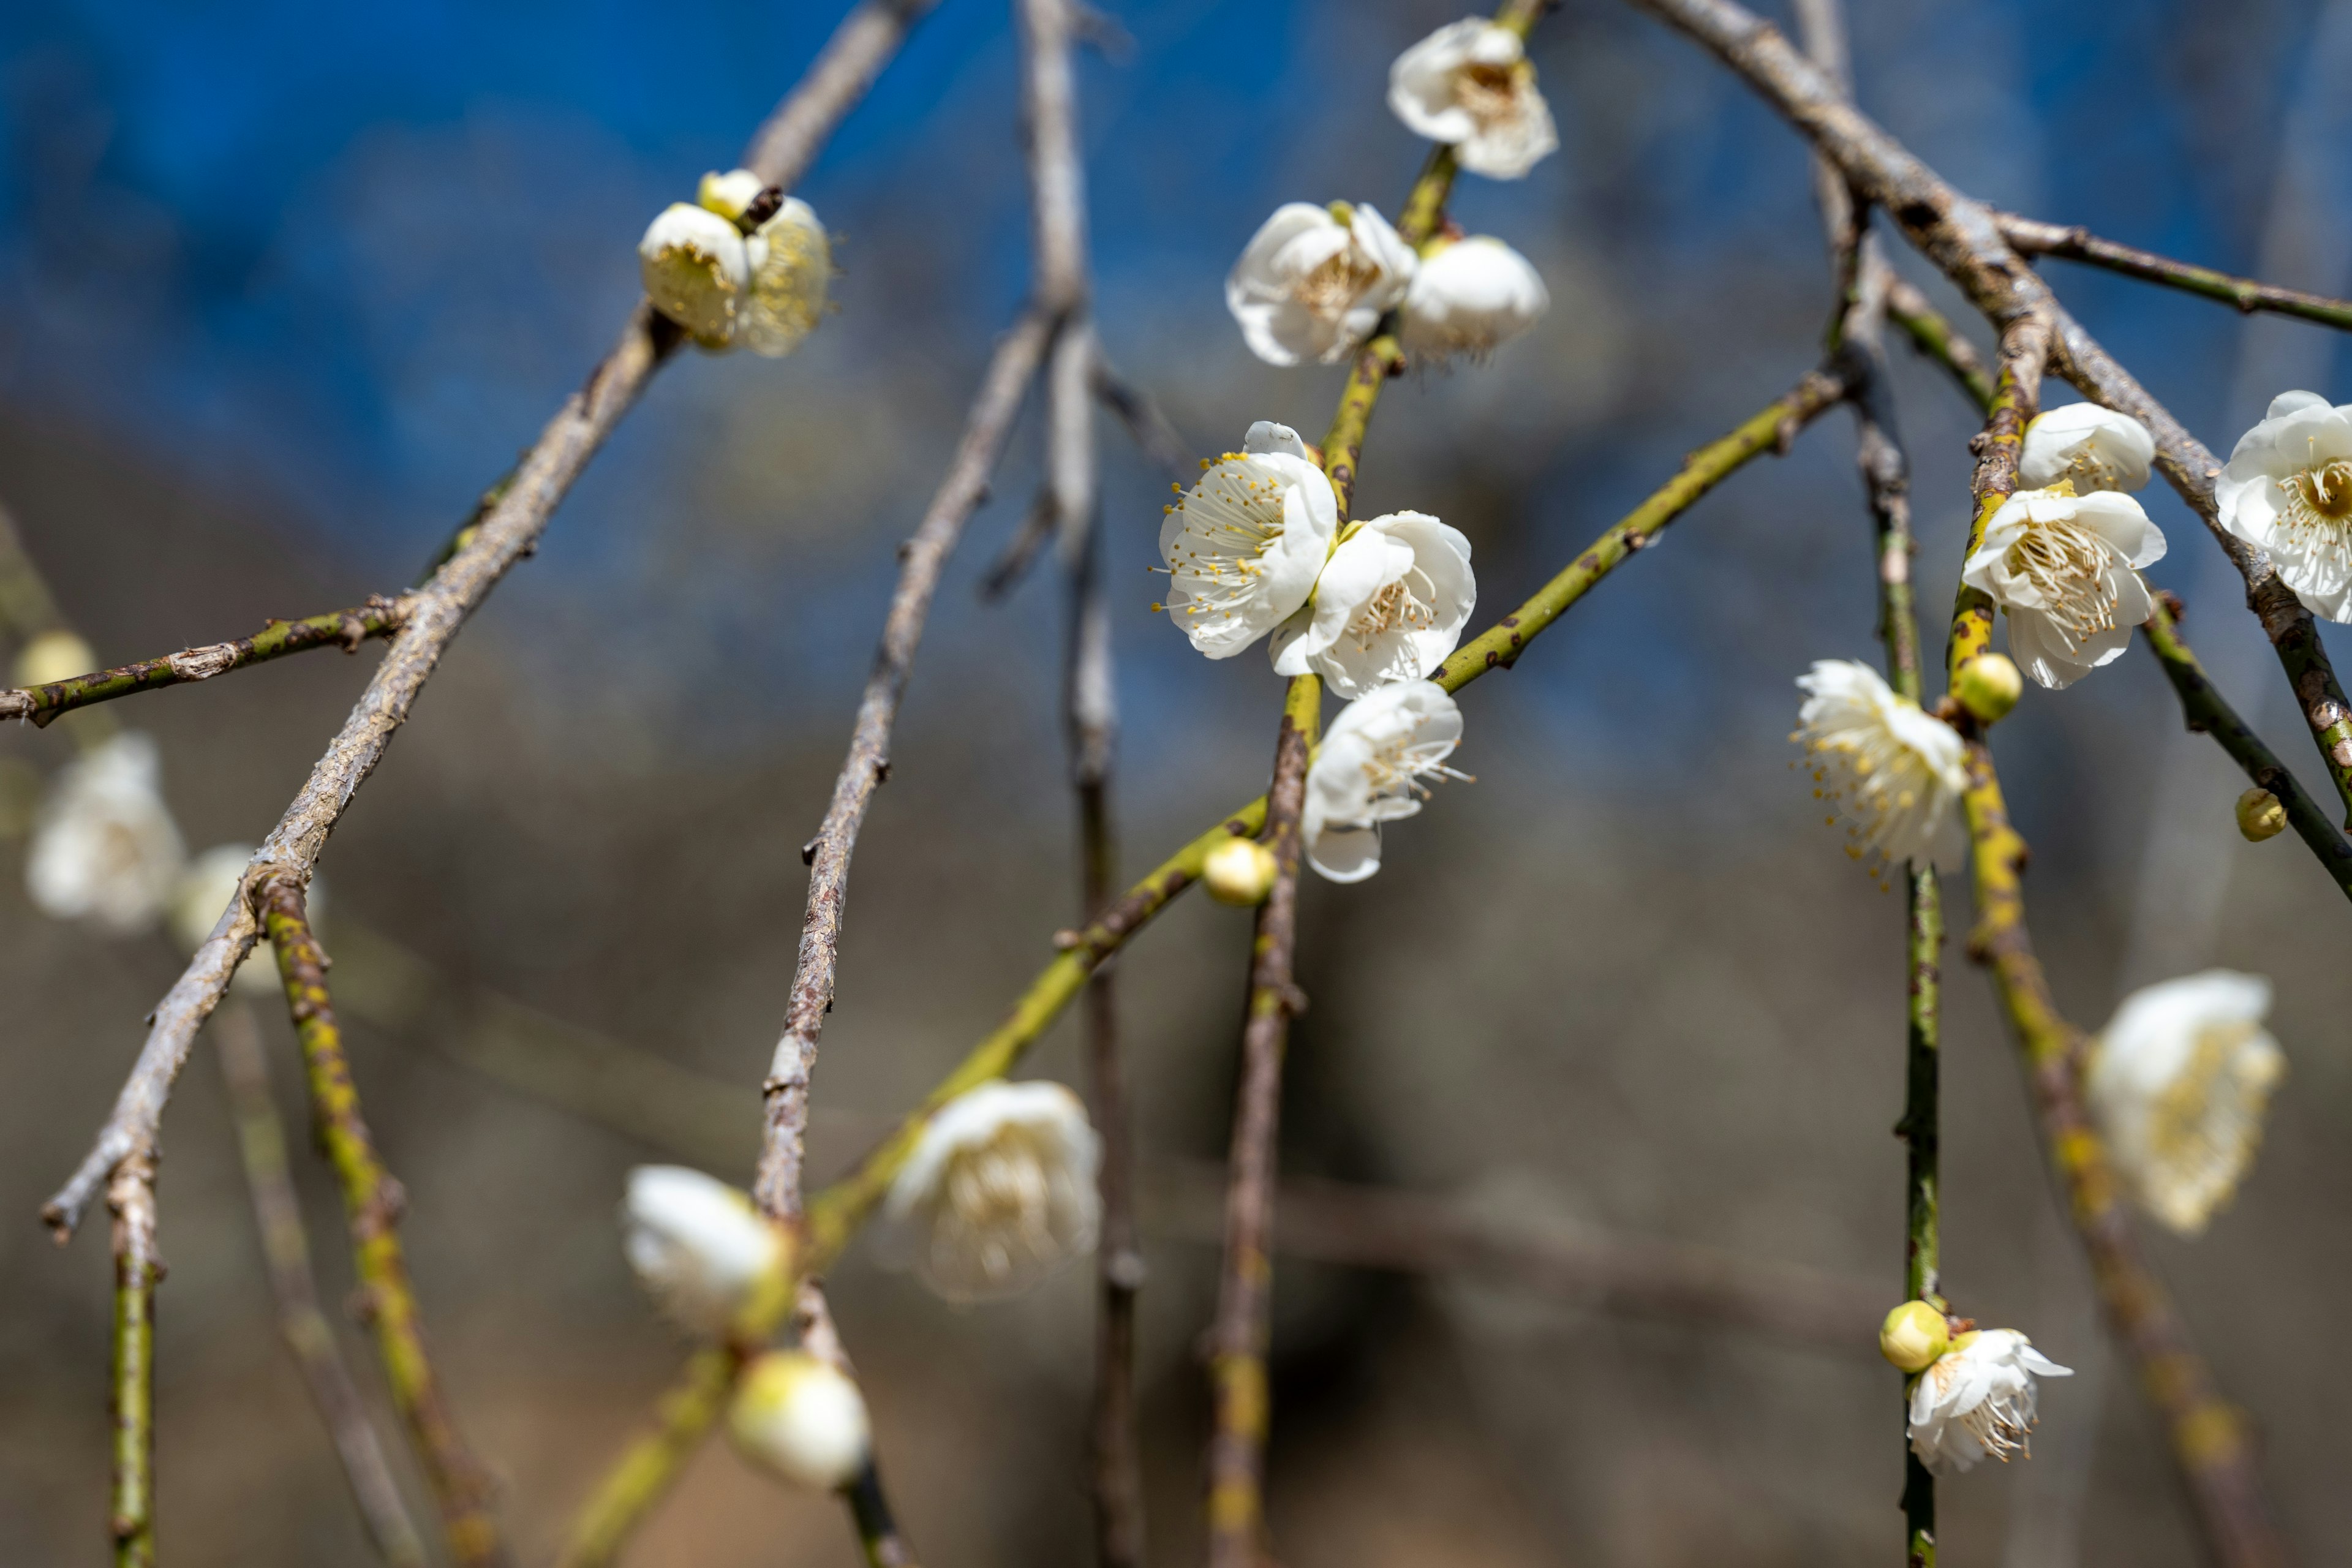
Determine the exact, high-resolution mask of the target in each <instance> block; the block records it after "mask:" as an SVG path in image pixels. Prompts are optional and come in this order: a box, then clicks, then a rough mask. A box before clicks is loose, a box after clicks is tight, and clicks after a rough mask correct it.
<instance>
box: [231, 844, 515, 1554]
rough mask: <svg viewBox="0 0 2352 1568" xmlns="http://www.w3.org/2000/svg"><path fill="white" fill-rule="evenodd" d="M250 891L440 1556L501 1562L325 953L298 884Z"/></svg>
mask: <svg viewBox="0 0 2352 1568" xmlns="http://www.w3.org/2000/svg"><path fill="white" fill-rule="evenodd" d="M260 899H261V901H262V905H263V910H264V916H265V919H266V921H267V923H268V930H269V940H270V942H272V944H274V945H275V946H276V948H277V949H278V975H279V977H280V979H281V980H282V981H283V982H284V984H285V990H286V1005H287V1008H288V1010H289V1012H290V1013H291V1014H292V1015H293V1018H294V1029H295V1033H296V1034H297V1035H298V1036H299V1037H300V1039H301V1042H302V1061H303V1066H304V1068H306V1069H307V1071H308V1074H309V1077H310V1110H311V1117H312V1121H313V1122H314V1124H315V1126H316V1129H317V1131H318V1136H319V1143H320V1148H321V1150H322V1151H323V1152H325V1154H326V1156H327V1161H328V1163H329V1164H331V1165H332V1166H333V1167H334V1171H335V1177H336V1180H337V1181H338V1183H340V1184H341V1187H342V1190H343V1209H344V1213H345V1215H347V1216H348V1218H349V1220H350V1224H351V1233H352V1261H353V1266H354V1268H355V1270H356V1272H357V1273H358V1275H359V1279H360V1287H361V1289H362V1292H363V1293H364V1300H365V1301H366V1316H367V1320H368V1322H369V1324H370V1325H371V1326H372V1327H373V1329H374V1331H375V1337H376V1350H377V1353H378V1355H379V1356H380V1357H381V1359H382V1360H383V1374H384V1382H385V1383H386V1384H388V1385H389V1386H390V1387H391V1389H392V1401H393V1405H394V1408H396V1409H397V1410H398V1411H399V1412H400V1415H401V1419H402V1421H403V1422H404V1423H405V1424H406V1426H407V1427H408V1435H409V1441H410V1443H411V1444H412V1445H413V1446H414V1447H415V1450H416V1456H417V1458H418V1459H419V1460H421V1461H422V1462H423V1464H424V1468H425V1479H427V1480H428V1481H430V1482H431V1483H432V1487H433V1495H434V1499H435V1500H436V1502H437V1503H438V1504H439V1505H440V1509H441V1522H442V1530H443V1531H444V1533H445V1534H446V1537H447V1539H448V1542H449V1552H450V1555H451V1556H452V1557H454V1558H455V1559H456V1560H457V1563H459V1564H460V1568H470V1565H473V1564H497V1563H505V1562H506V1561H507V1560H508V1558H507V1552H506V1549H505V1547H504V1545H503V1544H502V1543H501V1542H500V1541H499V1528H498V1522H497V1521H496V1520H495V1519H494V1518H493V1517H492V1515H491V1512H490V1483H489V1478H488V1474H487V1473H486V1472H485V1471H484V1470H483V1468H482V1467H481V1464H480V1462H479V1461H478V1460H477V1459H476V1458H474V1456H473V1453H472V1451H471V1450H470V1449H469V1448H467V1446H466V1443H465V1440H464V1439H463V1438H462V1437H461V1436H458V1433H457V1423H456V1421H455V1420H454V1419H453V1417H452V1416H451V1415H450V1412H449V1407H448V1401H447V1399H446V1395H445V1394H443V1393H442V1389H441V1380H440V1377H439V1375H438V1374H437V1373H436V1372H435V1371H434V1368H433V1362H432V1359H431V1358H430V1356H428V1355H427V1354H426V1352H425V1331H424V1324H423V1321H422V1319H421V1317H420V1314H419V1313H418V1311H417V1307H416V1293H415V1289H414V1287H413V1286H412V1285H411V1284H410V1283H409V1279H408V1264H407V1260H406V1258H404V1255H403V1251H402V1248H401V1245H400V1232H399V1229H398V1226H399V1223H400V1213H401V1209H402V1207H403V1206H404V1204H405V1202H406V1198H405V1195H404V1194H403V1193H402V1191H401V1187H400V1184H399V1183H397V1182H395V1181H394V1180H393V1178H392V1175H391V1173H389V1172H387V1171H386V1170H385V1169H384V1168H383V1161H382V1160H381V1159H379V1158H378V1157H377V1154H376V1152H375V1141H374V1139H373V1136H372V1135H371V1134H370V1133H369V1131H368V1126H367V1121H366V1120H365V1118H364V1117H363V1116H362V1114H361V1111H360V1101H359V1090H358V1088H357V1086H356V1085H355V1084H354V1083H353V1082H352V1068H351V1062H350V1060H349V1058H346V1057H345V1056H344V1054H343V1040H342V1029H341V1026H340V1025H339V1024H338V1023H337V1022H336V1019H335V1010H334V1004H333V1002H332V1001H331V998H330V997H329V995H328V994H327V956H326V954H325V953H324V952H322V951H320V947H319V942H318V938H317V937H316V936H314V935H313V934H312V933H311V931H310V916H309V914H308V911H307V910H305V909H304V908H303V899H302V889H300V887H299V885H297V884H296V883H294V882H293V881H291V880H289V879H285V878H283V877H277V878H272V879H269V880H268V881H267V882H265V883H263V884H262V886H261V889H260Z"/></svg>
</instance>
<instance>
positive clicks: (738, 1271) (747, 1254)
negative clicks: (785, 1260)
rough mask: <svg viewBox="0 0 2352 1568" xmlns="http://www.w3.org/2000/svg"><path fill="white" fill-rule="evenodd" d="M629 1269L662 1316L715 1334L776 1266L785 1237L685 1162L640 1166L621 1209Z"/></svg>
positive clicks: (716, 1181)
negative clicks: (683, 1163) (660, 1310)
mask: <svg viewBox="0 0 2352 1568" xmlns="http://www.w3.org/2000/svg"><path fill="white" fill-rule="evenodd" d="M621 1233H622V1247H623V1250H624V1251H625V1252H626V1254H627V1255H628V1259H629V1267H630V1268H632V1269H634V1270H635V1273H636V1276H637V1279H638V1280H639V1282H640V1283H642V1284H643V1285H644V1286H645V1288H646V1290H647V1291H648V1292H650V1293H651V1294H652V1296H653V1298H654V1300H655V1301H656V1302H657V1303H659V1304H660V1306H661V1309H662V1310H663V1311H665V1312H667V1313H668V1314H669V1316H670V1317H671V1319H672V1320H674V1321H676V1322H677V1323H678V1324H679V1325H680V1326H682V1327H684V1328H687V1329H689V1330H691V1331H695V1332H697V1333H703V1334H713V1335H715V1334H718V1333H720V1332H722V1331H725V1329H726V1327H727V1325H728V1322H729V1321H730V1319H732V1318H733V1317H734V1315H735V1314H736V1313H737V1312H738V1311H740V1310H742V1308H743V1305H744V1303H745V1302H746V1301H748V1300H750V1299H751V1293H752V1292H753V1291H754V1290H755V1289H758V1288H759V1285H760V1282H761V1279H764V1278H765V1277H766V1275H767V1274H768V1271H769V1270H770V1269H772V1268H774V1267H775V1266H776V1262H777V1259H778V1258H779V1257H780V1255H781V1254H782V1248H783V1238H782V1236H781V1235H780V1234H779V1233H778V1232H777V1230H776V1227H775V1226H772V1225H770V1224H769V1223H768V1222H767V1221H766V1220H764V1219H762V1218H761V1217H760V1213H759V1211H758V1210H757V1209H755V1208H753V1207H752V1206H751V1199H750V1198H749V1197H747V1196H745V1195H744V1194H741V1193H740V1192H738V1191H736V1190H735V1189H734V1188H733V1187H730V1186H729V1185H728V1184H726V1183H724V1182H722V1181H719V1179H718V1178H717V1177H715V1176H706V1175H704V1174H703V1173H701V1172H699V1171H693V1170H688V1169H687V1168H686V1167H685V1166H683V1165H640V1166H638V1167H637V1168H636V1169H635V1170H634V1171H632V1172H630V1173H629V1192H628V1197H627V1198H626V1200H625V1201H624V1202H623V1204H622V1205H621Z"/></svg>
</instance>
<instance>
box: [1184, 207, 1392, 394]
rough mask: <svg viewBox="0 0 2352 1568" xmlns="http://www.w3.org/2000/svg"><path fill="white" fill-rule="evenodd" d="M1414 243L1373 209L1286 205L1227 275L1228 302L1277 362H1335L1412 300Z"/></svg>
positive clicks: (1257, 350)
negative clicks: (1407, 292)
mask: <svg viewBox="0 0 2352 1568" xmlns="http://www.w3.org/2000/svg"><path fill="white" fill-rule="evenodd" d="M1416 265H1418V263H1417V262H1416V260H1415V258H1414V257H1413V253H1412V247H1411V246H1409V245H1407V244H1406V243H1405V242H1404V241H1403V240H1402V238H1400V237H1398V235H1397V231H1396V230H1395V229H1393V228H1391V227H1390V226H1389V224H1388V220H1387V219H1386V218H1383V217H1382V216H1381V215H1380V214H1379V213H1377V212H1375V211H1373V210H1372V209H1371V208H1370V207H1369V206H1362V205H1357V206H1352V207H1351V206H1349V205H1348V204H1347V203H1345V202H1334V203H1332V204H1331V205H1330V206H1328V207H1318V206H1316V205H1313V204H1312V203H1310V202H1286V203H1284V204H1283V205H1281V206H1278V207H1276V208H1275V209H1274V216H1272V217H1270V218H1268V219H1266V220H1265V224H1264V225H1263V226H1261V227H1260V228H1259V229H1258V231H1257V233H1256V234H1255V235H1254V236H1252V237H1251V238H1250V242H1249V244H1248V245H1247V246H1245V247H1243V250H1242V255H1241V259H1240V260H1238V261H1236V262H1234V269H1233V271H1232V272H1231V273H1229V274H1227V276H1226V278H1225V308H1226V309H1227V310H1231V311H1233V313H1234V321H1236V322H1238V323H1239V324H1240V326H1241V329H1242V337H1243V339H1244V341H1245V342H1247V343H1248V344H1249V346H1250V352H1251V353H1254V354H1255V355H1257V357H1258V358H1260V359H1262V360H1264V361H1265V362H1266V363H1268V364H1297V363H1300V362H1301V361H1303V360H1309V359H1315V360H1320V361H1322V362H1323V363H1325V364H1334V363H1338V362H1339V361H1340V360H1343V359H1345V358H1347V357H1348V355H1349V353H1353V352H1354V351H1355V348H1356V345H1357V344H1359V343H1360V342H1363V341H1364V340H1365V339H1366V338H1368V337H1370V336H1371V334H1372V328H1373V326H1374V325H1375V324H1377V323H1378V322H1379V321H1380V319H1381V314H1382V312H1384V311H1387V310H1391V309H1393V308H1394V307H1395V306H1396V305H1397V304H1398V302H1399V301H1401V300H1403V298H1404V291H1405V288H1406V286H1407V285H1408V284H1410V283H1411V282H1412V274H1413V269H1414V268H1415V266H1416Z"/></svg>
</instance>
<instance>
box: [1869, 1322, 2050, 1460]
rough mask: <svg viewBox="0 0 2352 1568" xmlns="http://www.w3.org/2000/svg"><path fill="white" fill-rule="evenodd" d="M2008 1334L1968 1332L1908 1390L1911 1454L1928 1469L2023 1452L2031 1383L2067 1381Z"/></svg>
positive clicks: (2032, 1400)
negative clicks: (2040, 1379) (2039, 1379)
mask: <svg viewBox="0 0 2352 1568" xmlns="http://www.w3.org/2000/svg"><path fill="white" fill-rule="evenodd" d="M2072 1376H2074V1368H2072V1367H2064V1366H2060V1365H2059V1364H2058V1363H2055V1362H2053V1361H2051V1360H2049V1359H2048V1358H2047V1357H2045V1356H2043V1355H2042V1352H2039V1351H2037V1350H2035V1349H2034V1348H2033V1342H2032V1341H2031V1340H2028V1339H2027V1338H2026V1337H2025V1336H2024V1335H2023V1334H2021V1333H2019V1332H2018V1331H2016V1330H2015V1329H1984V1330H1971V1331H1969V1332H1967V1333H1964V1334H1961V1335H1960V1336H1958V1338H1957V1339H1955V1340H1953V1341H1952V1348H1951V1349H1950V1350H1948V1351H1946V1352H1944V1353H1943V1354H1942V1355H1940V1356H1937V1358H1936V1359H1935V1360H1934V1361H1933V1362H1931V1363H1928V1366H1927V1371H1925V1372H1923V1373H1920V1374H1919V1375H1918V1377H1917V1379H1916V1381H1914V1382H1913V1384H1912V1385H1911V1426H1910V1436H1911V1451H1912V1452H1913V1453H1915V1454H1916V1455H1918V1456H1919V1460H1920V1463H1922V1464H1924V1465H1926V1466H1927V1468H1929V1469H1930V1470H1935V1471H1937V1472H1939V1473H1940V1472H1941V1471H1943V1470H1944V1469H1945V1468H1946V1467H1949V1468H1952V1469H1956V1470H1966V1469H1969V1468H1973V1467H1974V1466H1975V1464H1976V1462H1977V1461H1978V1460H1979V1459H1981V1458H1985V1457H1986V1456H1987V1455H1990V1456H1991V1457H1992V1458H1996V1459H1999V1460H2000V1461H2001V1462H2002V1463H2004V1464H2006V1463H2007V1462H2008V1460H2009V1457H2010V1455H2011V1454H2017V1453H2029V1452H2030V1450H2029V1449H2028V1447H2027V1445H2026V1434H2028V1433H2029V1432H2031V1431H2032V1430H2033V1421H2034V1414H2033V1408H2034V1403H2035V1390H2034V1384H2033V1380H2034V1379H2035V1378H2036V1377H2072Z"/></svg>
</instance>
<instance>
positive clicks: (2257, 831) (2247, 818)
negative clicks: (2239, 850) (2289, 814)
mask: <svg viewBox="0 0 2352 1568" xmlns="http://www.w3.org/2000/svg"><path fill="white" fill-rule="evenodd" d="M2285 830H2286V807H2285V806H2284V805H2280V804H2279V797H2278V796H2276V795H2273V794H2272V793H2271V792H2270V791H2268V790H2266V789H2263V787H2262V786H2261V785H2259V784H2257V785H2256V786H2255V787H2254V788H2252V789H2250V790H2248V791H2247V792H2246V793H2245V794H2243V795H2240V796H2239V797H2238V831H2239V832H2241V833H2242V834H2244V835H2245V836H2246V842H2247V843H2249V844H2260V843H2261V842H2262V841H2263V839H2265V838H2276V837H2278V836H2279V835H2280V834H2281V833H2283V832H2284V831H2285Z"/></svg>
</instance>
